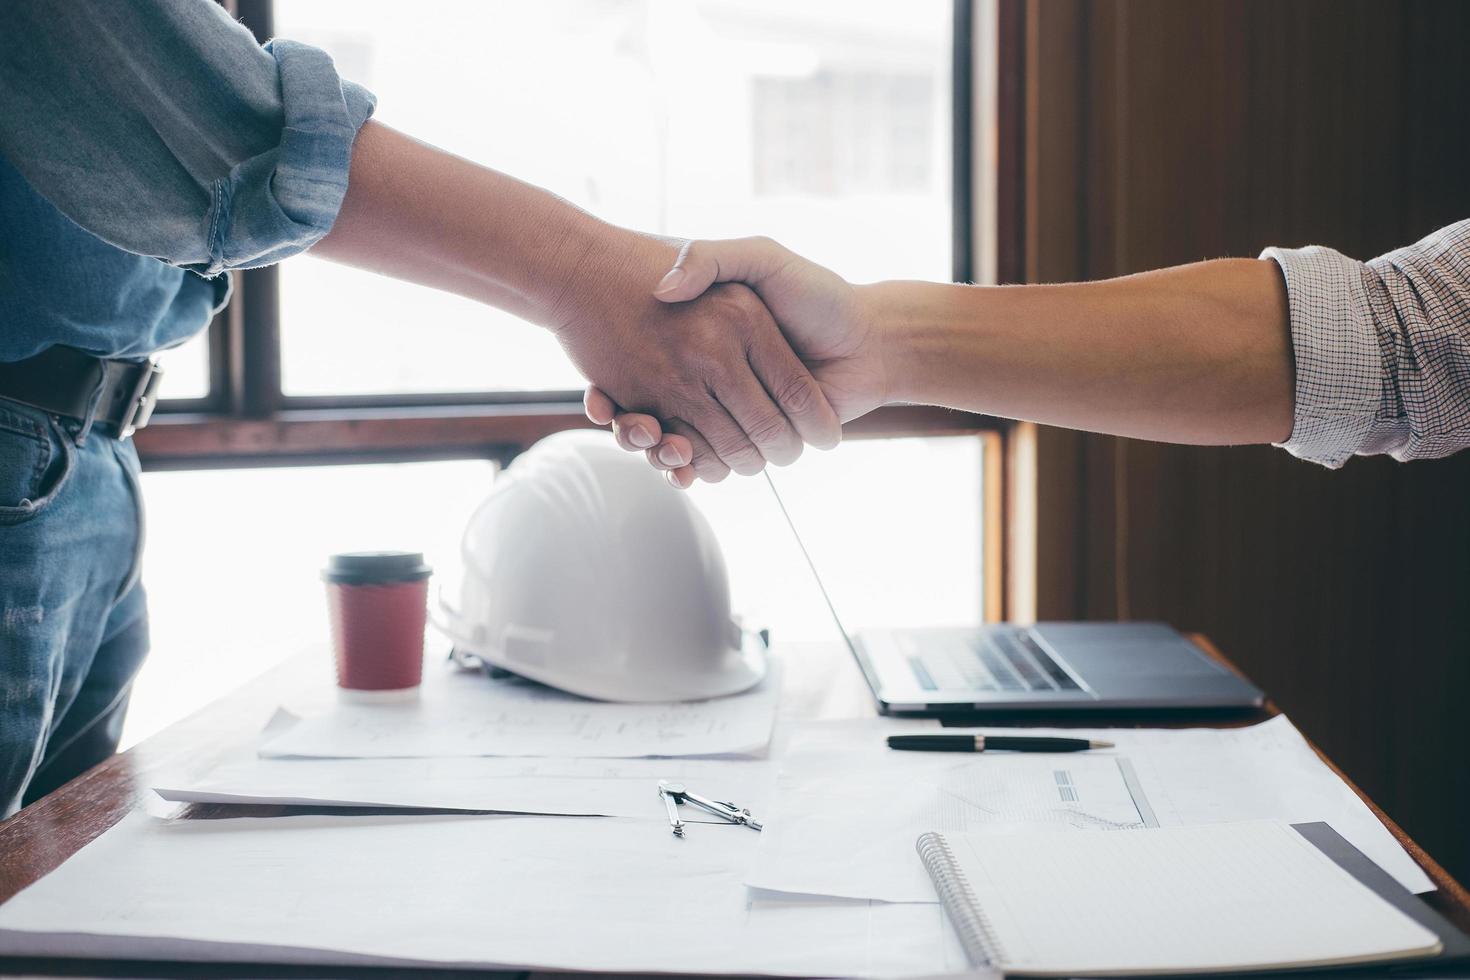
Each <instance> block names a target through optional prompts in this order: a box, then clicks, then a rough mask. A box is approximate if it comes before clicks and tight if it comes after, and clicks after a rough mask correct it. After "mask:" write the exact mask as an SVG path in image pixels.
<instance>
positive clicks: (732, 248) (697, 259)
mask: <svg viewBox="0 0 1470 980" xmlns="http://www.w3.org/2000/svg"><path fill="white" fill-rule="evenodd" d="M790 258H791V253H790V252H788V251H786V249H785V248H783V247H782V246H780V245H778V244H776V243H775V242H773V241H772V240H771V239H769V238H732V239H729V240H726V241H705V242H686V243H685V245H684V247H683V248H681V249H680V250H679V257H678V258H677V259H676V260H675V261H674V267H673V268H672V269H670V270H669V271H668V272H667V273H666V274H665V275H664V277H663V278H662V279H661V280H659V283H658V285H657V286H655V287H654V290H653V295H654V296H655V297H656V298H658V299H659V300H661V301H663V302H665V303H683V302H685V301H686V300H691V299H694V298H695V297H696V296H699V295H700V294H701V293H703V292H704V291H705V290H706V289H708V288H709V287H710V286H712V285H713V284H715V283H717V282H744V283H748V284H750V285H751V286H756V285H759V283H760V281H761V280H762V279H764V278H765V277H766V276H769V275H771V274H773V273H775V272H778V271H780V269H781V268H782V266H784V265H785V264H786V263H787V262H788V261H790Z"/></svg>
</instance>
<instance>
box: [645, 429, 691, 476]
mask: <svg viewBox="0 0 1470 980" xmlns="http://www.w3.org/2000/svg"><path fill="white" fill-rule="evenodd" d="M643 455H644V456H645V457H646V458H647V459H648V463H649V465H650V466H652V467H653V468H654V469H656V470H677V469H682V468H683V467H686V466H688V465H689V464H690V463H692V462H693V461H694V446H693V445H691V444H690V442H689V440H688V439H686V438H684V437H683V436H681V435H675V434H673V433H670V434H668V435H665V436H664V437H663V439H662V440H661V441H660V442H659V444H658V445H657V446H654V447H653V448H652V449H645V450H644V451H643Z"/></svg>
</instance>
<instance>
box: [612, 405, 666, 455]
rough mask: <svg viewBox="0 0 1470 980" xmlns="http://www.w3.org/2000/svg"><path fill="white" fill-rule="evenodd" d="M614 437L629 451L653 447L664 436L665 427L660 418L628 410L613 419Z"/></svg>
mask: <svg viewBox="0 0 1470 980" xmlns="http://www.w3.org/2000/svg"><path fill="white" fill-rule="evenodd" d="M612 427H613V437H614V438H615V439H617V441H618V445H619V446H622V447H623V448H624V449H627V450H629V451H633V450H638V449H651V448H653V447H655V446H657V445H658V441H659V440H660V439H662V438H663V434H664V432H663V427H662V426H661V425H659V422H658V419H656V418H654V417H653V416H652V415H644V414H642V413H641V412H626V413H624V414H622V415H619V416H617V417H615V418H614V419H613V423H612Z"/></svg>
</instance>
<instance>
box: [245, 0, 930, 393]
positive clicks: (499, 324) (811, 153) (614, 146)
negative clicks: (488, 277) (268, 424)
mask: <svg viewBox="0 0 1470 980" xmlns="http://www.w3.org/2000/svg"><path fill="white" fill-rule="evenodd" d="M274 15H275V22H274V29H275V32H276V33H278V34H280V35H281V36H283V37H291V38H295V39H298V40H301V41H305V42H308V43H312V44H317V45H319V46H321V47H323V48H325V49H326V50H327V51H329V52H331V53H332V54H333V56H334V57H335V58H336V59H337V61H338V63H339V66H340V70H341V71H342V72H343V74H344V75H346V76H348V77H353V78H356V79H357V80H359V81H361V82H362V83H363V84H365V85H367V86H368V87H369V88H371V89H373V90H375V91H377V92H378V93H379V95H380V99H381V104H380V108H379V110H378V118H380V119H381V120H382V121H384V122H385V123H388V124H389V125H393V126H396V127H398V128H400V129H402V130H404V131H406V132H410V133H413V134H415V135H416V136H419V137H420V138H422V139H425V140H428V141H429V142H431V143H434V144H436V145H438V146H442V147H444V148H445V149H447V150H450V151H452V152H455V153H458V154H460V155H461V156H464V157H467V158H469V159H472V160H476V161H479V162H482V163H485V164H488V165H490V166H494V167H497V168H498V169H501V170H504V171H506V172H508V173H513V174H515V175H516V176H518V177H521V178H523V179H526V180H529V181H531V182H532V183H536V184H539V185H541V186H544V187H547V188H548V189H550V190H553V191H555V192H556V193H558V194H560V195H562V196H563V197H566V198H567V199H569V200H571V201H572V202H574V203H576V204H578V205H580V206H582V207H585V208H587V209H589V210H590V211H593V212H594V213H596V214H599V215H601V216H604V217H606V218H608V219H610V220H612V221H615V222H617V223H619V224H624V225H627V226H630V227H634V228H639V229H643V230H646V231H651V232H656V233H660V234H673V235H684V236H701V237H724V236H731V235H744V234H756V233H763V234H771V235H773V236H775V237H778V238H780V239H782V240H783V241H786V242H787V244H789V245H791V246H792V247H793V248H796V249H798V250H799V251H802V252H803V253H805V254H809V255H811V256H812V257H813V258H815V259H817V260H819V261H822V262H824V263H826V264H828V265H831V266H832V267H833V268H835V269H837V270H838V271H839V272H843V273H845V274H847V275H848V276H850V277H854V278H858V279H865V278H878V277H894V276H902V277H925V278H945V277H947V276H948V274H949V263H950V256H949V248H948V243H949V237H948V229H949V222H950V204H949V199H950V196H949V184H948V176H949V175H948V162H949V158H948V151H949V134H948V129H947V127H945V126H944V125H943V122H944V121H945V120H947V119H948V115H947V113H948V92H949V74H948V72H949V59H948V52H949V44H950V38H949V33H950V19H951V15H952V12H951V6H950V3H949V0H919V2H913V3H905V4H892V3H887V2H872V3H866V4H861V3H859V4H853V3H835V2H825V3H803V4H796V5H793V4H785V3H775V2H763V3H751V2H748V0H696V2H689V3H686V2H678V3H673V2H669V3H664V2H653V0H615V2H614V0H603V2H600V3H596V4H589V3H587V2H584V0H550V2H545V0H543V2H538V3H534V4H505V3H495V4H486V3H468V2H461V3H437V4H421V5H418V6H416V7H415V8H414V16H413V19H412V22H411V25H410V24H406V23H405V21H404V18H403V5H402V3H401V2H399V0H310V2H303V0H277V2H276V3H275V6H274ZM469 107H473V108H472V109H470V111H469V112H467V111H466V110H467V109H469ZM941 137H942V138H941ZM280 277H281V284H280V311H281V316H280V324H281V385H282V390H283V392H284V393H285V394H286V395H287V396H288V397H289V396H312V395H356V396H362V395H371V394H377V393H397V394H402V393H412V392H446V391H461V392H473V391H515V392H529V391H556V390H563V391H565V390H574V389H577V388H580V387H581V381H580V379H579V377H578V376H577V374H576V372H575V371H574V370H573V369H572V368H571V366H570V365H569V364H568V363H567V361H566V358H565V357H563V356H562V353H561V350H560V348H559V347H558V346H557V345H556V343H555V341H553V340H552V339H551V337H550V336H548V335H547V334H546V333H545V331H543V330H541V329H539V328H537V327H534V326H529V325H527V324H524V323H522V322H520V321H518V320H517V319H516V318H515V317H513V316H511V315H510V314H507V313H501V312H499V311H497V310H490V309H486V308H485V307H483V306H480V305H478V304H476V303H473V302H471V301H469V300H465V299H460V298H458V297H454V296H448V295H444V294H438V295H426V294H425V291H424V290H423V289H420V288H418V287H415V286H412V285H407V284H404V283H399V282H394V281H392V280H389V279H384V278H381V277H377V276H371V275H368V274H366V273H362V272H357V271H354V270H350V269H344V268H341V267H337V266H332V265H330V264H328V263H325V262H321V261H318V260H315V259H311V258H309V257H308V258H304V259H301V260H298V261H295V262H289V263H286V264H285V265H283V266H282V267H281V270H280ZM450 352H453V356H452V357H451V356H445V355H448V354H449V353H450Z"/></svg>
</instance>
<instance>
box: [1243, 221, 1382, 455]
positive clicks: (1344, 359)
mask: <svg viewBox="0 0 1470 980" xmlns="http://www.w3.org/2000/svg"><path fill="white" fill-rule="evenodd" d="M1261 258H1263V259H1271V260H1273V261H1274V262H1275V263H1276V264H1277V265H1278V266H1280V267H1281V273H1282V275H1283V276H1284V277H1285V278H1286V294H1287V301H1288V307H1289V310H1290V318H1291V343H1292V348H1293V351H1294V354H1295V359H1296V410H1295V415H1294V418H1293V420H1292V427H1291V435H1290V437H1289V438H1288V439H1287V440H1286V442H1282V443H1277V445H1278V446H1280V447H1281V448H1283V449H1285V450H1286V451H1287V452H1289V453H1291V454H1292V455H1293V456H1297V457H1299V458H1301V459H1305V460H1310V461H1311V462H1314V463H1321V464H1322V465H1324V466H1329V467H1332V468H1333V469H1336V468H1338V467H1339V466H1341V465H1342V464H1343V463H1345V462H1347V461H1348V459H1349V458H1351V457H1352V456H1353V455H1354V454H1355V453H1358V452H1360V451H1362V450H1364V449H1365V448H1367V447H1368V446H1369V445H1370V444H1371V443H1372V442H1373V441H1374V433H1375V427H1376V424H1377V421H1378V419H1377V416H1378V410H1379V406H1380V404H1381V396H1382V390H1383V357H1382V352H1381V351H1380V349H1379V346H1378V339H1377V335H1376V333H1375V331H1374V327H1373V319H1372V316H1371V314H1370V312H1369V305H1368V294H1367V290H1366V289H1365V288H1364V286H1363V266H1362V263H1360V262H1357V261H1355V260H1353V259H1350V258H1348V257H1347V256H1345V255H1343V254H1342V253H1340V252H1336V251H1333V250H1332V249H1330V248H1322V247H1320V246H1316V245H1313V246H1311V247H1308V248H1296V249H1283V248H1268V249H1266V250H1265V251H1264V252H1262V253H1261Z"/></svg>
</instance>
